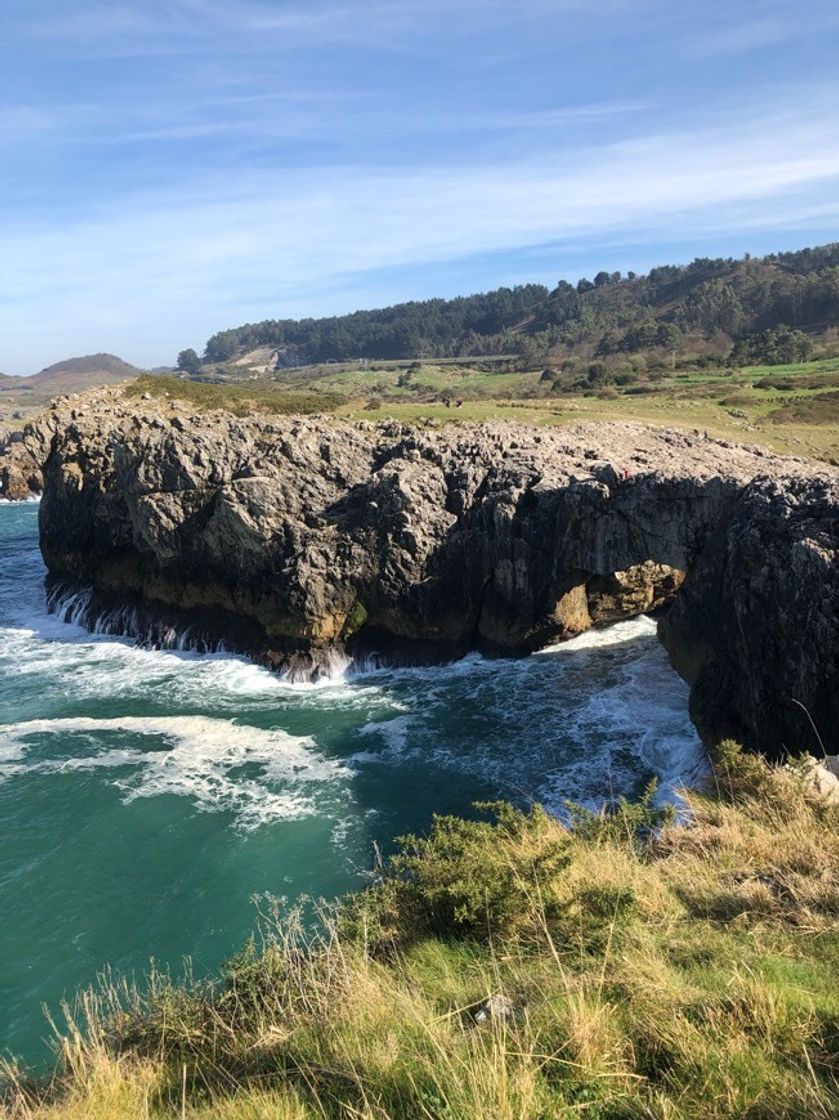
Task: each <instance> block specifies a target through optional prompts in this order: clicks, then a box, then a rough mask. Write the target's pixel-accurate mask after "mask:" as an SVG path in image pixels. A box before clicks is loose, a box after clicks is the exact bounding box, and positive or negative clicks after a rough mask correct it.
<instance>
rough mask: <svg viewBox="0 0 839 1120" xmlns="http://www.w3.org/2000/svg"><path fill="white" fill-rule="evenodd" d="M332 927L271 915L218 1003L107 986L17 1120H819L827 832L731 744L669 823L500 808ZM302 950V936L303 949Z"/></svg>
mask: <svg viewBox="0 0 839 1120" xmlns="http://www.w3.org/2000/svg"><path fill="white" fill-rule="evenodd" d="M478 810H479V811H478V813H477V814H476V818H475V819H472V820H463V819H458V818H451V817H441V818H437V819H435V821H434V823H433V826H432V828H431V830H430V832H429V834H428V835H427V836H424V837H416V836H409V837H404V838H402V840H401V841H400V843H399V846H398V849H397V852H396V854H395V855H394V856H392V857H391V858H390V859H389V860H387V861H386V862H384V863H383V864H381V865H380V866H379V867H378V868H377V873H376V876H375V878H374V880H373V882H372V883H371V885H370V887H369V888H368V889H367V890H365V891H363V892H361V893H359V894H355V895H351V896H349V897H347V898H345V899H343V900H342V901H340V902H338V903H337V904H336V905H334V906H327V905H325V904H323V905H321V906H319V907H317V908H316V910H317V912H318V915H319V921H318V922H314V920H313V910H312V907H311V904H306V903H304V904H302V905H300V906H297V907H292V908H290V909H289V908H286V907H283V906H282V905H281V904H276V905H272V904H270V903H265V902H263V905H262V920H261V922H260V926H259V932H258V934H257V935H255V937H254V939H253V940H252V941H251V943H250V944H248V945H247V946H246V947H245V948H244V950H243V951H242V952H241V953H239V954H238V955H237V956H236V957H235V958H233V959H232V960H231V961H229V962H228V964H227V966H226V967H225V969H224V970H223V972H222V974H221V975H220V976H219V977H217V978H216V979H215V980H214V981H196V980H193V979H191V978H190V976H189V975H186V976H184V977H183V978H180V979H173V978H170V977H169V976H163V975H153V976H152V977H151V979H150V982H149V984H148V985H147V986H144V987H142V988H138V987H135V986H134V985H132V984H131V983H129V982H128V981H118V980H115V979H113V978H110V977H105V978H103V981H102V984H101V985H100V986H99V987H98V988H97V989H96V990H92V991H88V992H86V993H84V994H82V995H81V996H80V997H79V1000H78V1001H77V1003H76V1005H75V1006H74V1008H68V1009H67V1014H68V1018H67V1022H66V1024H65V1025H63V1026H62V1028H61V1030H60V1032H59V1033H60V1061H59V1065H58V1069H57V1072H56V1073H55V1075H54V1077H53V1078H52V1079H51V1080H49V1081H48V1082H44V1081H37V1080H28V1079H27V1078H26V1077H25V1076H24V1075H23V1074H22V1073H21V1072H20V1071H15V1070H14V1069H9V1070H7V1085H6V1090H5V1096H4V1098H3V1100H4V1108H5V1115H6V1116H7V1117H14V1118H15V1120H18V1118H21V1120H23V1118H26V1120H77V1118H78V1117H82V1116H83V1117H85V1118H86V1120H117V1118H119V1120H140V1118H142V1120H163V1118H170V1117H171V1118H173V1120H174V1118H175V1117H181V1118H189V1120H268V1118H269V1117H270V1118H272V1120H308V1118H309V1117H312V1118H314V1117H317V1118H321V1120H323V1118H336V1120H337V1118H339V1117H340V1118H342V1120H343V1118H346V1120H350V1118H364V1120H403V1118H404V1120H415V1118H417V1117H425V1118H427V1120H432V1118H440V1120H442V1118H447V1120H448V1118H452V1120H455V1118H456V1120H482V1118H486V1120H490V1118H492V1120H503V1118H508V1120H537V1118H539V1120H541V1118H548V1117H550V1118H557V1120H561V1118H566V1117H567V1118H571V1117H581V1116H582V1117H592V1118H598V1120H607V1118H608V1120H630V1118H632V1120H642V1118H643V1120H675V1118H680V1120H681V1118H705V1117H714V1118H728V1117H730V1118H732V1120H735V1118H736V1120H743V1118H751V1120H781V1118H789V1120H793V1118H802V1117H805V1116H806V1117H808V1118H813V1120H829V1118H831V1117H834V1116H836V1115H837V1111H838V1110H839V993H837V990H836V984H835V978H836V971H837V967H839V877H837V867H839V828H838V827H837V826H838V825H839V808H837V807H836V806H835V805H832V804H830V803H828V802H827V801H826V800H824V799H823V798H822V797H820V796H819V795H818V794H817V793H816V792H815V790H814V787H813V785H812V783H810V782H808V780H807V779H806V777H805V774H804V771H803V769H801V768H796V767H795V766H792V767H784V768H779V767H772V766H770V765H769V764H768V763H767V762H765V761H763V760H762V759H760V758H758V757H756V756H747V755H743V754H741V753H740V751H739V750H738V749H737V748H736V746H734V745H733V744H731V743H724V744H722V745H721V747H719V748H718V750H717V752H716V755H715V758H714V764H713V773H712V775H711V776H710V778H709V780H708V783H707V786H706V788H705V789H703V790H702V791H698V790H695V791H689V792H686V793H685V795H684V806H683V808H682V815H683V818H684V819H683V822H682V823H681V824H679V823H676V822H675V821H674V820H673V819H672V814H671V813H668V812H663V811H661V810H659V809H658V808H656V804H655V800H654V796H653V791H652V790H648V792H647V794H646V795H645V796H644V797H643V798H642V799H641V801H640V802H638V803H634V804H630V803H627V802H624V801H621V802H620V803H619V804H618V805H617V806H615V807H613V809H612V811H610V812H608V813H600V814H592V813H590V812H587V811H585V810H583V809H581V808H579V807H574V806H569V813H568V820H567V822H566V823H562V822H560V821H558V820H557V819H555V818H552V817H550V816H548V815H547V814H545V813H544V812H543V811H542V810H540V809H539V808H533V809H531V810H529V811H526V812H525V811H520V810H517V809H513V808H511V807H510V806H508V805H504V804H494V805H484V806H479V807H478ZM315 927H316V928H317V930H318V932H317V933H313V932H312V929H313V928H315Z"/></svg>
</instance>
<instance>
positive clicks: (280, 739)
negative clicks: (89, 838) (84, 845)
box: [0, 716, 352, 828]
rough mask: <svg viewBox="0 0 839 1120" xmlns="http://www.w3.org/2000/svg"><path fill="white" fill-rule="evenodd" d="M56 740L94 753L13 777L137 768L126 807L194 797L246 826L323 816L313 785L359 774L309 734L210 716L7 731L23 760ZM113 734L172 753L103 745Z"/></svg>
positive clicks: (129, 779)
mask: <svg viewBox="0 0 839 1120" xmlns="http://www.w3.org/2000/svg"><path fill="white" fill-rule="evenodd" d="M53 734H55V735H59V736H61V743H62V746H63V748H64V749H66V738H65V737H66V736H67V735H83V736H87V737H88V741H89V742H91V741H92V743H93V745H94V753H92V754H89V755H88V754H85V755H81V756H76V755H74V756H72V757H69V758H68V757H59V758H51V759H46V760H44V759H38V760H34V761H33V762H32V763H31V764H29V765H26V766H25V767H24V766H21V765H20V764H19V762H18V764H17V765H15V766H14V767H13V772H14V773H21V772H23V771H24V770H25V771H26V772H30V773H31V772H35V773H52V774H61V773H65V772H75V771H80V770H93V769H105V770H107V769H119V770H122V769H123V768H125V767H133V768H134V769H135V773H134V774H132V775H128V776H122V775H121V776H119V777H118V778H116V779H115V784H116V785H118V786H119V788H120V789H121V790H122V791H123V792H124V795H125V800H126V801H132V800H135V799H137V798H141V797H155V796H160V795H162V794H175V795H179V796H186V797H189V798H190V799H192V801H193V802H194V803H195V805H196V806H197V807H198V808H199V809H202V810H228V811H232V812H233V813H234V814H235V816H236V818H237V820H238V822H239V824H241V825H242V826H243V827H245V828H253V827H256V826H257V825H259V824H262V823H265V822H267V821H271V820H277V819H289V818H294V817H301V816H308V815H310V814H312V813H314V812H315V811H316V804H315V801H314V800H313V798H312V797H311V796H310V794H309V792H308V789H307V787H310V786H311V785H313V784H316V785H319V786H322V785H325V784H328V783H334V782H336V781H340V780H345V779H347V778H349V777H351V776H352V771H351V770H349V769H348V768H347V767H346V766H344V765H343V764H342V763H340V762H337V761H334V760H331V759H327V758H325V757H324V756H323V755H322V754H320V753H319V752H318V751H317V750H316V749H315V747H314V743H313V741H312V739H311V738H309V737H307V736H293V735H289V734H287V733H286V732H285V731H281V730H277V729H268V730H266V729H263V728H257V727H250V726H243V725H241V724H237V723H233V722H231V721H229V720H223V719H212V718H210V717H206V716H162V717H150V716H149V717H147V716H133V717H132V716H123V717H118V718H114V719H94V718H87V717H68V718H62V719H36V720H28V721H25V722H22V723H17V724H7V725H5V726H0V740H2V741H3V743H4V749H6V750H14V751H15V752H16V753H15V755H14V756H13V757H14V758H15V759H16V760H20V759H21V758H22V757H25V755H26V752H27V750H28V748H30V747H31V746H32V745H33V744H32V739H33V737H35V736H45V735H47V736H49V735H53ZM113 735H117V736H125V735H128V736H132V737H134V736H140V737H157V738H159V739H163V740H164V741H165V743H166V744H167V749H158V750H138V749H137V748H136V747H133V746H125V747H116V748H114V747H111V746H108V745H106V742H103V737H104V739H105V740H106V741H107V739H108V738H110V737H111V736H113ZM97 748H98V749H97ZM246 765H248V766H250V768H251V769H252V768H254V767H256V769H257V770H258V772H259V773H258V776H250V775H249V776H247V777H243V776H242V775H241V774H237V773H235V771H237V770H238V769H239V768H241V767H243V766H246Z"/></svg>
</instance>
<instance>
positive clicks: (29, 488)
mask: <svg viewBox="0 0 839 1120" xmlns="http://www.w3.org/2000/svg"><path fill="white" fill-rule="evenodd" d="M41 485H42V479H41V468H40V465H39V462H38V460H37V459H36V457H35V455H33V452H32V450H31V449H30V448H29V446H27V444H26V443H24V441H23V432H22V431H19V430H13V431H11V430H6V429H0V498H5V499H6V500H7V501H12V502H17V501H23V500H25V499H26V498H31V497H33V496H35V495H37V494H40V492H41Z"/></svg>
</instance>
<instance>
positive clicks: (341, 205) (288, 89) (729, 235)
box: [0, 0, 839, 374]
mask: <svg viewBox="0 0 839 1120" xmlns="http://www.w3.org/2000/svg"><path fill="white" fill-rule="evenodd" d="M0 9H2V10H0V48H2V51H3V65H2V67H0V151H2V154H3V159H2V164H0V218H1V219H2V220H0V370H3V371H4V372H6V373H16V374H28V373H33V372H35V371H36V370H38V369H40V368H42V367H44V366H46V365H48V364H51V363H52V362H55V361H57V360H59V359H63V358H66V357H70V356H73V355H77V354H86V353H93V352H98V351H107V352H111V353H115V354H118V355H119V356H120V357H122V358H124V359H126V360H127V361H131V362H134V363H135V364H138V365H141V366H157V365H168V364H173V363H174V361H175V358H176V355H177V353H178V351H179V350H181V349H183V348H185V347H188V346H192V347H195V349H197V350H199V351H201V350H202V349H203V346H204V343H205V342H206V340H207V338H208V337H209V336H210V335H211V334H213V333H214V332H215V331H217V330H222V329H224V328H226V327H232V326H237V325H239V324H241V323H245V322H253V321H257V320H260V319H265V318H302V317H305V316H320V315H329V314H340V313H343V312H347V311H353V310H356V309H357V308H360V307H376V306H383V305H387V304H389V303H394V302H399V301H401V300H405V299H423V298H429V297H433V296H451V295H457V294H465V293H468V292H474V291H484V290H487V289H489V288H494V287H498V286H500V285H502V284H509V285H512V284H516V283H524V282H529V281H541V282H543V283H546V284H548V285H550V286H553V285H554V284H556V282H557V281H558V280H559V279H569V280H572V281H575V280H576V279H577V278H578V277H580V276H584V275H588V276H591V275H593V274H594V273H596V272H598V271H599V270H600V269H606V270H608V271H614V270H616V269H621V270H622V271H626V270H628V269H634V270H635V271H636V272H644V271H646V270H647V269H648V268H650V267H652V266H653V265H655V264H662V263H677V262H687V261H689V260H691V259H692V258H693V257H695V256H717V255H723V256H740V255H742V254H743V253H745V252H750V253H752V254H754V255H758V254H761V253H765V252H771V251H774V250H781V249H791V248H798V247H802V246H804V245H815V244H821V243H824V242H826V241H831V240H837V239H839V68H837V66H836V60H837V57H839V55H837V48H839V4H837V3H836V0H806V2H804V3H802V2H801V0H798V2H796V3H791V2H787V0H677V2H674V0H515V2H512V0H510V2H507V0H289V2H286V0H113V2H107V3H105V2H99V0H0Z"/></svg>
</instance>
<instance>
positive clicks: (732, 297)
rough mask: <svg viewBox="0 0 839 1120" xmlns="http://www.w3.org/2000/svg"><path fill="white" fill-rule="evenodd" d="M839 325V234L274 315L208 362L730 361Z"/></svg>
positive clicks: (783, 350) (227, 334)
mask: <svg viewBox="0 0 839 1120" xmlns="http://www.w3.org/2000/svg"><path fill="white" fill-rule="evenodd" d="M837 324H839V242H837V243H833V244H830V245H824V246H821V247H818V248H814V249H802V250H800V251H797V252H791V253H775V254H772V255H770V256H767V257H763V258H760V259H756V258H755V259H751V258H748V257H746V258H744V259H741V260H734V259H733V258H727V259H724V258H718V259H709V258H700V259H697V260H695V261H693V262H692V263H691V264H688V265H663V266H661V267H659V268H654V269H652V270H651V272H650V273H649V274H648V275H646V276H636V275H635V274H634V273H632V272H630V273H628V274H627V275H625V276H623V275H621V273H619V272H613V273H609V272H599V273H598V274H597V275H596V276H594V277H593V279H591V280H589V279H587V278H583V279H581V280H579V281H578V282H577V283H576V284H570V283H569V282H568V281H565V280H562V281H560V282H559V284H557V286H556V287H555V288H554V289H553V290H552V291H551V290H549V289H548V288H547V287H545V286H544V285H542V284H525V285H520V286H517V287H515V288H498V289H496V290H495V291H491V292H486V293H483V294H480V295H472V296H461V297H459V298H457V299H430V300H423V301H419V302H411V303H401V304H395V305H394V306H393V307H386V308H383V309H380V310H374V311H356V312H354V313H353V314H351V315H341V316H336V317H332V318H325V319H302V320H299V321H296V320H292V319H269V320H265V321H264V322H261V323H249V324H246V325H245V326H241V327H236V328H234V329H232V330H225V331H221V332H219V333H218V334H215V335H213V337H212V338H211V339H210V340H209V341H208V343H207V346H206V351H205V354H204V361H205V362H210V363H225V362H229V361H230V360H231V359H234V358H236V357H237V356H239V355H241V354H243V353H246V352H248V351H250V350H254V349H256V348H259V347H270V348H271V349H272V350H276V351H277V352H278V354H277V359H276V360H277V363H278V365H280V366H290V365H300V364H305V363H310V362H324V361H330V360H347V359H352V358H371V359H388V358H394V359H396V358H403V359H404V358H416V357H426V358H431V357H438V358H439V357H460V356H464V357H466V356H472V355H477V354H510V353H515V354H521V355H523V356H525V357H527V358H530V359H533V360H537V361H538V360H540V359H541V358H542V357H548V356H551V357H557V356H559V355H561V354H562V353H568V354H572V353H580V354H587V355H597V356H600V357H608V356H609V355H611V354H616V355H618V354H623V353H635V352H639V351H649V350H654V349H656V348H658V349H666V350H669V351H678V352H680V353H683V354H693V355H695V356H696V357H698V358H701V357H703V356H705V357H708V358H711V357H713V358H716V359H719V358H721V357H728V356H729V355H731V356H732V358H733V360H738V361H748V360H751V359H752V358H754V359H755V360H764V359H765V360H772V353H773V352H774V353H776V354H777V356H778V360H785V361H790V360H796V359H797V358H799V357H806V356H807V352H808V351H809V348H810V347H811V346H812V340H813V338H814V337H819V336H823V335H824V334H825V333H826V332H830V331H831V330H832V328H834V326H835V325H837Z"/></svg>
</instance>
